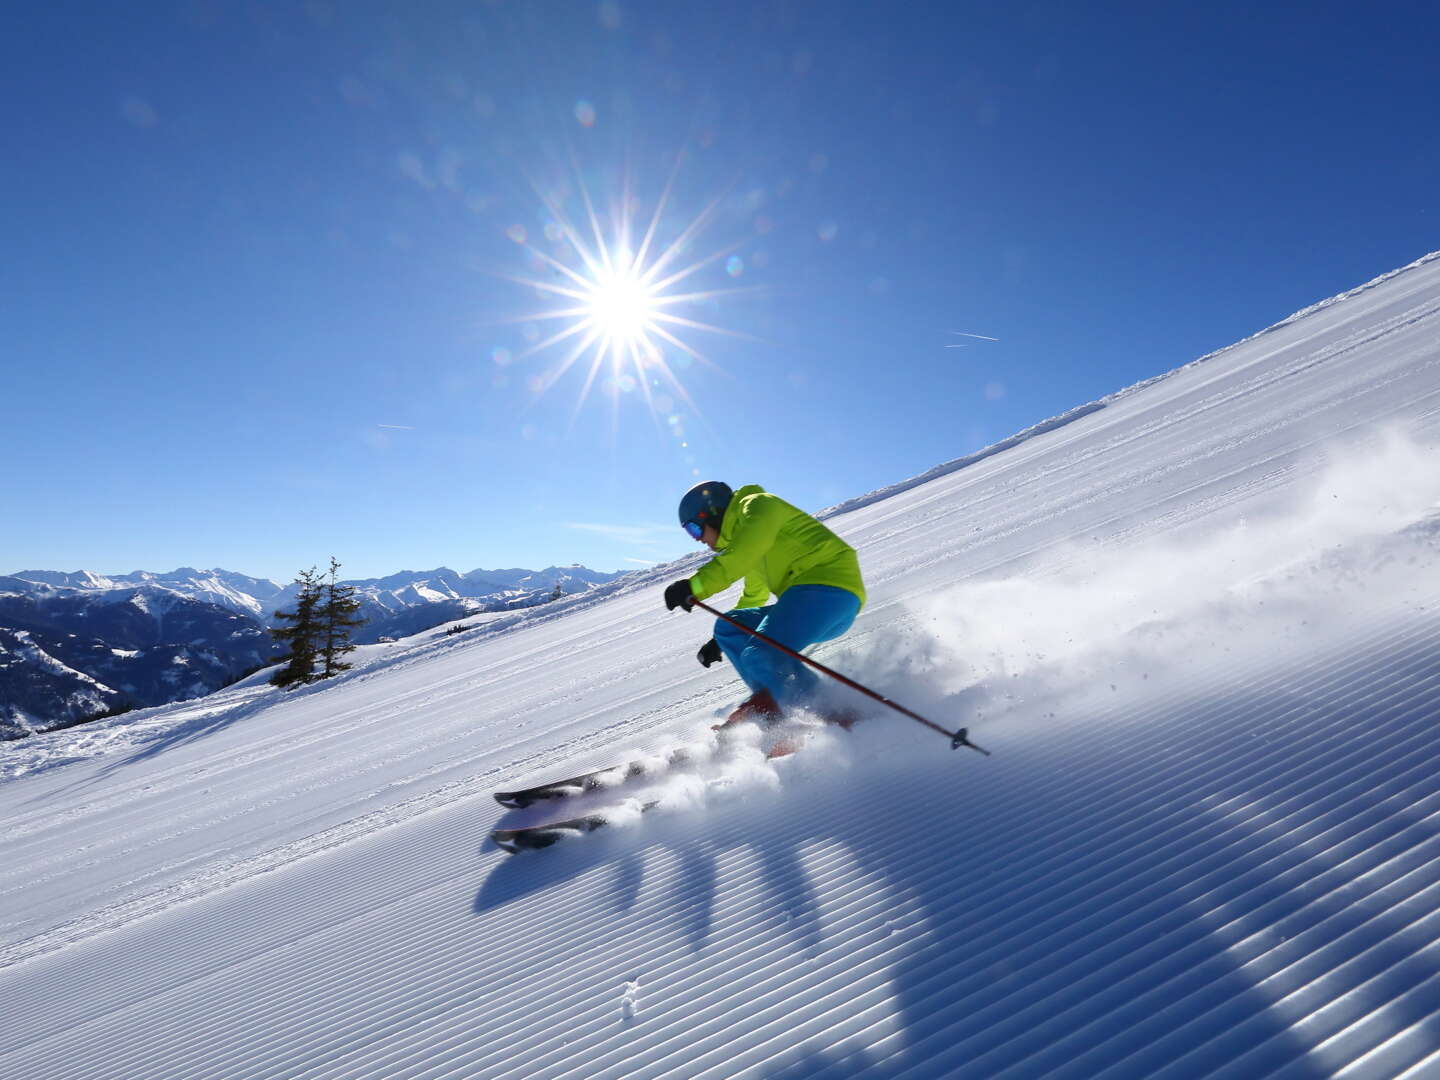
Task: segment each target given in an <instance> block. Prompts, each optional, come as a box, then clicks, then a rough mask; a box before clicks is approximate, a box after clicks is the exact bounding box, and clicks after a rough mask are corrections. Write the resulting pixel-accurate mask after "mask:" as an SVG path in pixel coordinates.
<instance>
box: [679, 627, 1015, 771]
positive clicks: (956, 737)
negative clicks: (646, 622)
mask: <svg viewBox="0 0 1440 1080" xmlns="http://www.w3.org/2000/svg"><path fill="white" fill-rule="evenodd" d="M693 603H694V605H695V606H696V607H698V608H701V609H702V610H704V611H708V612H709V613H710V614H711V615H714V616H715V617H716V618H717V619H724V620H725V621H726V622H727V623H729V624H730V625H731V626H734V627H738V628H739V629H741V630H744V631H745V633H747V634H749V635H750V636H751V637H754V638H759V639H760V640H761V641H763V642H765V644H766V645H769V646H770V647H771V648H772V649H779V650H780V651H781V652H782V653H784V654H785V655H786V656H790V657H793V658H795V659H796V660H799V661H800V662H801V663H802V664H809V665H810V666H811V667H812V668H814V669H815V670H816V671H823V672H824V673H825V674H826V675H829V676H830V677H831V678H832V679H835V680H836V681H838V682H842V683H844V684H845V685H846V686H848V687H850V689H852V690H858V691H860V693H862V694H864V695H865V696H866V697H871V698H874V699H875V700H876V701H878V702H880V703H881V704H882V705H889V706H890V708H892V709H894V710H895V711H896V712H898V713H903V714H904V715H905V716H908V717H910V719H911V720H917V721H919V722H920V723H922V724H924V725H925V726H926V727H928V728H929V729H930V730H932V731H938V732H939V733H940V734H941V735H944V736H945V737H946V738H947V739H949V740H950V748H951V749H952V750H958V749H960V747H962V746H968V747H969V748H970V749H971V750H979V751H980V753H982V754H984V755H985V756H986V757H989V756H990V751H989V750H984V749H981V748H980V747H978V746H976V745H975V744H974V743H973V742H971V741H970V740H969V739H967V738H966V737H965V732H966V730H967V729H965V728H961V729H960V730H959V731H956V732H955V733H954V734H951V733H950V732H948V731H946V730H945V729H944V728H943V727H941V726H940V725H939V724H936V723H933V722H932V721H930V720H926V719H925V717H923V716H921V715H920V714H919V713H917V712H911V711H910V710H909V709H907V708H905V706H904V705H900V704H897V703H896V702H894V701H891V700H890V699H889V698H888V697H886V696H885V695H884V694H877V693H876V692H875V691H874V690H871V689H870V688H869V687H868V686H861V685H860V684H859V683H858V682H856V681H855V680H854V679H851V678H849V677H847V676H845V675H841V674H840V673H839V672H838V671H835V670H834V669H833V668H828V667H826V666H825V665H824V664H822V663H820V661H818V660H812V659H810V657H808V656H806V655H804V654H803V653H799V652H796V651H795V650H794V649H792V648H790V647H789V646H788V645H782V644H780V642H778V641H776V640H775V639H774V638H772V637H770V636H768V635H767V634H762V633H761V632H760V631H759V630H756V629H754V628H752V627H749V626H746V625H745V624H744V623H743V622H741V621H740V620H739V619H736V618H732V617H731V616H729V615H727V614H725V612H723V611H716V610H715V609H714V608H713V607H711V606H710V605H709V604H707V603H705V601H703V600H695V601H694V602H693Z"/></svg>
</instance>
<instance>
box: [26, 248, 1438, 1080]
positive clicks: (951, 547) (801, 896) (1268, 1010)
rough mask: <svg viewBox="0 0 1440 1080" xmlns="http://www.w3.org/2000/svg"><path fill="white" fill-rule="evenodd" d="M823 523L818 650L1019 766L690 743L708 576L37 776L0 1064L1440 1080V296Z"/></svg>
mask: <svg viewBox="0 0 1440 1080" xmlns="http://www.w3.org/2000/svg"><path fill="white" fill-rule="evenodd" d="M736 479H752V478H736ZM753 479H756V480H759V481H761V482H763V481H764V479H765V478H764V477H755V478H753ZM782 494H783V493H782ZM830 521H831V524H832V525H833V527H834V528H835V529H836V530H837V531H838V532H840V534H841V535H843V536H845V537H846V538H847V539H849V540H851V541H852V542H853V543H854V544H855V545H856V547H857V549H858V550H859V552H860V556H861V560H862V564H863V566H864V568H865V573H866V577H867V583H868V585H869V589H870V595H871V600H870V603H869V605H868V606H867V608H866V609H865V611H864V612H863V613H862V614H861V616H860V619H859V621H858V622H857V624H856V627H855V629H854V630H853V631H852V632H851V633H850V634H849V635H847V636H846V637H845V638H844V639H842V640H840V641H838V642H834V643H830V644H828V645H825V646H822V647H821V648H820V649H819V650H818V651H817V655H818V657H819V659H821V660H822V661H823V662H825V663H827V664H830V665H831V666H833V667H835V668H836V669H838V670H840V671H843V672H845V673H847V674H850V675H852V676H855V677H857V678H860V679H861V680H862V681H864V682H866V683H867V684H869V685H871V686H873V687H874V688H875V689H877V690H878V691H880V692H882V693H884V694H886V695H888V696H889V697H890V698H892V699H893V700H895V701H898V702H901V703H903V704H904V705H906V706H907V707H909V708H912V709H914V710H917V711H918V712H920V713H921V714H923V715H925V716H928V717H931V718H933V719H934V720H936V721H937V722H940V723H943V724H944V725H945V726H946V727H951V726H956V725H964V726H967V727H968V728H969V729H970V734H971V736H972V738H973V739H974V740H975V741H976V742H978V743H980V744H981V745H983V746H985V747H986V748H988V749H989V750H991V751H992V752H993V754H994V756H993V757H989V758H983V757H981V756H980V755H978V754H974V753H971V752H969V751H952V750H950V749H949V748H948V745H947V743H946V740H944V739H942V738H941V737H940V736H938V735H936V734H935V733H933V732H931V731H928V730H927V729H925V728H923V727H921V726H920V725H918V724H915V723H913V722H912V721H910V720H908V719H906V718H905V717H903V716H900V715H898V714H896V713H893V712H891V711H889V710H887V709H885V708H884V707H883V706H880V705H878V704H875V703H873V702H867V701H865V700H859V701H857V702H856V704H858V705H859V706H860V707H862V708H863V710H864V714H865V719H864V721H863V722H862V723H861V724H859V725H858V726H857V727H856V729H855V730H854V731H853V732H852V733H850V734H848V735H847V734H842V733H839V732H832V731H826V730H823V729H818V728H816V729H813V730H812V729H808V728H806V727H805V723H806V718H805V717H804V716H801V717H798V718H796V719H795V721H794V723H795V725H796V727H797V729H799V730H802V731H804V730H809V731H810V741H809V744H808V745H807V747H806V748H805V750H804V751H803V752H801V753H799V754H796V755H795V756H793V757H790V758H786V759H781V760H779V761H770V762H767V761H765V760H764V759H763V758H762V757H761V756H760V755H759V753H758V752H757V751H756V750H755V748H754V746H753V744H752V742H751V739H750V737H749V736H748V735H747V733H745V732H740V733H739V735H740V737H739V738H737V739H735V740H732V741H730V742H728V743H727V744H726V745H724V746H720V745H717V744H715V742H714V741H713V739H712V738H711V737H710V731H709V728H710V725H711V724H712V723H713V722H714V720H715V714H716V712H717V711H723V710H724V709H725V707H726V706H727V705H730V704H733V703H734V702H735V701H736V700H737V699H738V698H739V697H740V696H741V695H742V693H743V690H742V688H741V686H740V685H739V683H738V682H737V680H736V679H735V676H734V673H733V671H731V670H730V669H729V668H728V667H727V668H712V669H708V670H707V669H703V668H701V667H699V666H698V665H697V664H696V663H695V661H694V651H695V648H696V647H697V645H698V644H699V642H701V641H703V640H704V638H705V637H707V636H708V635H709V630H710V627H709V623H708V620H707V619H706V618H704V617H696V616H695V615H685V614H683V613H679V612H666V611H665V610H664V609H663V605H662V603H661V599H660V592H661V589H662V588H663V585H664V584H665V583H666V582H667V581H669V580H670V579H671V578H672V577H675V576H679V575H681V574H683V573H685V572H686V571H687V570H688V569H689V568H690V567H693V566H694V564H695V563H694V560H693V559H692V560H690V561H689V562H687V563H684V564H674V565H671V566H666V567H659V568H655V569H654V570H648V571H643V572H639V573H636V574H632V575H628V576H626V577H625V578H622V579H619V580H617V581H614V582H609V583H606V584H604V585H601V586H598V587H597V588H595V589H594V590H591V591H590V592H588V593H586V594H585V595H582V596H575V597H569V598H566V599H565V600H562V601H560V602H557V603H555V604H548V605H544V606H541V607H536V608H531V609H527V610H522V611H516V612H508V613H494V614H492V615H487V616H485V617H483V619H481V620H477V625H476V626H475V627H474V629H472V630H471V631H470V632H469V633H466V634H457V635H447V634H445V633H444V632H443V631H436V632H434V633H432V634H429V635H424V636H422V637H419V638H416V639H414V640H412V641H409V642H407V643H404V644H401V645H397V646H391V647H384V646H372V647H369V648H368V649H367V650H366V651H365V654H364V655H363V656H361V657H360V658H359V659H360V660H361V664H360V665H359V666H357V668H356V670H354V671H352V672H350V673H348V674H346V675H345V676H343V677H341V678H340V679H338V680H335V681H333V682H331V683H329V684H320V685H317V686H314V687H308V688H305V689H303V690H301V691H297V692H295V693H293V694H281V693H280V692H278V691H275V690H273V689H271V688H268V687H266V686H264V685H263V684H262V683H258V682H252V683H244V684H240V685H237V686H235V687H231V688H229V689H227V690H225V691H222V692H221V693H219V694H216V695H213V696H211V697H209V698H206V699H203V700H202V701H199V702H192V703H187V704H182V705H174V706H169V707H166V708H161V709H153V710H147V711H143V712H139V713H132V714H129V715H127V716H123V717H117V718H113V719H110V720H106V721H102V722H99V723H97V724H93V725H87V726H86V727H84V728H78V729H75V730H73V731H69V732H57V733H53V734H49V735H43V736H37V737H35V738H31V739H26V740H23V741H20V742H16V743H11V744H8V745H6V746H4V747H0V777H3V778H4V779H3V781H0V837H3V838H4V839H3V841H0V843H3V845H4V850H3V854H4V857H3V858H0V939H3V944H0V987H3V991H4V998H5V1002H6V1038H5V1039H4V1041H3V1043H0V1074H3V1075H5V1076H17V1077H20V1076H23V1077H26V1078H27V1080H59V1078H62V1077H64V1078H79V1077H84V1078H85V1080H109V1078H126V1080H129V1078H132V1077H136V1076H145V1077H164V1078H166V1080H178V1078H185V1077H206V1078H225V1077H245V1078H249V1080H260V1078H289V1077H300V1076H303V1077H307V1078H311V1080H324V1078H337V1080H338V1078H345V1080H359V1078H372V1077H373V1078H387V1080H394V1078H401V1077H404V1078H411V1080H418V1078H440V1077H485V1078H487V1080H491V1078H501V1077H514V1078H525V1080H535V1078H573V1080H601V1078H625V1080H633V1078H658V1077H671V1078H684V1080H696V1078H715V1077H746V1078H752V1077H753V1078H762V1077H763V1078H768V1080H782V1078H783V1080H802V1078H804V1080H811V1078H820V1077H826V1078H838V1077H847V1078H850V1077H884V1078H891V1077H924V1078H952V1077H971V1076H974V1077H1001V1076H1004V1077H1060V1078H1071V1077H1073V1078H1086V1080H1089V1078H1096V1077H1125V1078H1131V1077H1137V1078H1138V1077H1146V1078H1149V1077H1187V1078H1188V1077H1198V1076H1215V1077H1231V1078H1236V1080H1251V1078H1256V1077H1288V1078H1297V1080H1298V1078H1315V1077H1354V1078H1374V1077H1407V1078H1411V1080H1421V1078H1424V1077H1429V1076H1435V1075H1437V1072H1440V830H1437V828H1436V824H1437V820H1440V818H1437V814H1440V737H1437V731H1436V720H1437V717H1440V619H1437V614H1436V613H1437V612H1440V258H1436V257H1431V258H1428V259H1425V260H1422V261H1421V262H1419V263H1417V264H1415V265H1413V266H1410V267H1407V268H1405V269H1404V270H1402V271H1398V272H1396V273H1395V274H1392V275H1387V276H1386V277H1385V278H1382V279H1379V280H1377V281H1375V282H1372V283H1370V284H1369V285H1367V286H1365V287H1363V288H1360V289H1357V290H1355V291H1354V292H1352V293H1350V294H1347V295H1345V296H1343V297H1337V298H1335V299H1334V300H1331V301H1327V302H1325V303H1323V304H1321V305H1317V306H1316V307H1315V308H1313V309H1310V310H1308V311H1306V312H1303V313H1300V314H1299V315H1297V316H1295V317H1293V318H1291V319H1287V320H1285V321H1284V322H1282V323H1279V324H1277V325H1276V326H1274V327H1271V328H1269V329H1268V330H1267V331H1265V332H1263V333H1262V334H1260V335H1257V336H1256V337H1254V338H1252V339H1249V340H1247V341H1244V342H1241V343H1239V344H1237V345H1235V346H1233V347H1231V348H1229V349H1225V350H1222V351H1221V352H1218V353H1216V354H1214V355H1212V356H1209V357H1206V358H1204V359H1203V360H1202V361H1199V362H1196V363H1194V364H1191V365H1188V366H1186V367H1184V368H1181V369H1178V370H1176V371H1174V372H1172V373H1170V374H1168V375H1167V376H1165V377H1163V378H1160V379H1157V380H1152V381H1151V382H1149V383H1146V384H1142V385H1141V386H1138V387H1134V388H1131V389H1129V390H1127V391H1123V392H1121V393H1118V394H1116V395H1114V396H1112V397H1110V398H1107V399H1105V400H1104V401H1103V402H1097V403H1093V407H1092V406H1086V407H1084V408H1082V409H1079V410H1076V411H1075V412H1073V413H1071V414H1070V415H1069V416H1068V418H1060V419H1059V420H1057V422H1054V423H1049V424H1044V425H1039V426H1038V427H1037V428H1036V429H1033V430H1032V431H1031V432H1030V433H1028V434H1027V435H1026V436H1025V437H1023V438H1017V439H1016V440H1014V441H1011V442H1010V444H1009V445H1008V446H1006V447H1005V448H1004V449H1002V450H1000V451H998V452H995V453H990V454H982V455H975V456H972V457H971V458H968V459H958V460H957V461H955V462H951V463H946V464H943V465H939V466H937V467H936V468H935V469H934V470H931V472H930V473H929V474H928V476H927V478H925V479H923V480H917V481H914V482H910V481H907V482H901V483H897V484H896V485H895V486H894V487H893V488H892V489H889V490H887V491H882V492H874V493H870V494H868V495H865V494H862V493H857V495H856V498H855V499H853V500H851V501H850V502H848V503H846V504H842V505H841V506H840V507H837V508H836V509H835V510H834V511H833V512H832V514H831V516H830ZM678 744H685V745H689V746H691V747H692V756H691V763H690V765H689V766H687V767H682V768H679V769H675V770H672V771H669V772H659V771H657V772H655V773H652V774H651V775H650V777H649V778H648V779H643V780H641V781H638V782H632V783H631V784H630V785H629V786H627V787H624V788H616V789H613V790H608V791H603V792H600V793H598V794H595V795H592V796H588V797H586V800H585V801H584V802H583V803H579V804H576V806H572V807H570V808H567V809H566V810H565V811H564V812H574V810H575V809H576V808H578V807H581V806H583V807H585V808H587V809H593V810H596V811H599V812H604V813H606V814H607V815H608V816H609V817H610V819H611V822H612V824H611V826H610V827H609V828H608V829H606V830H602V831H600V832H597V833H595V834H593V835H591V836H587V837H583V838H577V839H573V840H569V841H565V842H562V843H560V844H559V845H557V846H556V847H554V848H551V849H549V850H547V851H544V852H537V853H533V854H523V855H516V856H508V855H505V854H504V853H502V852H500V851H498V850H496V849H495V847H494V845H493V844H492V843H490V842H489V841H488V840H487V836H488V834H489V832H490V830H491V829H493V828H495V827H496V826H497V825H499V824H501V823H504V824H514V823H520V822H523V821H527V820H534V819H535V818H537V817H541V816H544V815H547V814H550V813H555V812H557V811H556V810H554V809H552V810H550V811H546V810H543V809H532V810H529V811H525V812H523V813H515V812H505V811H502V809H501V808H500V807H498V806H497V805H496V804H495V803H494V802H493V801H491V799H490V798H489V793H490V792H491V791H493V790H495V789H499V788H509V787H514V786H517V785H519V784H521V783H523V782H525V781H527V780H539V779H545V778H553V777H558V776H566V775H573V774H575V773H577V772H580V771H582V770H584V769H586V768H588V767H593V766H597V765H603V764H607V763H611V762H615V761H622V760H625V759H627V758H629V757H631V756H633V755H636V754H642V753H643V754H648V755H651V760H658V759H659V758H660V757H661V756H662V752H663V751H665V750H666V749H667V748H669V747H672V746H675V745H678ZM650 804H653V808H652V809H651V810H650V811H649V812H642V807H644V806H647V805H650Z"/></svg>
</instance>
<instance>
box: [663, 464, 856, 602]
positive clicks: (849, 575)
mask: <svg viewBox="0 0 1440 1080" xmlns="http://www.w3.org/2000/svg"><path fill="white" fill-rule="evenodd" d="M741 578H744V579H745V591H744V592H743V593H742V594H741V596H740V602H739V603H738V604H737V605H736V606H737V607H742V608H746V607H760V606H762V605H763V604H765V603H766V602H767V601H768V600H769V599H770V594H771V593H774V594H775V595H776V596H777V597H778V596H781V595H782V594H783V593H784V592H785V590H786V589H788V588H790V587H791V586H792V585H834V586H836V587H837V588H841V589H846V590H848V591H850V592H852V593H854V594H855V595H856V596H858V597H859V598H860V605H861V607H864V605H865V583H864V582H863V581H862V580H861V578H860V560H859V559H858V558H857V557H856V555H855V549H854V548H852V547H851V546H850V545H849V544H847V543H845V541H844V540H841V539H840V538H839V537H838V536H836V535H835V534H834V533H833V532H831V531H830V530H829V529H827V528H826V527H825V526H824V525H822V524H820V522H818V521H816V520H815V519H814V518H813V517H811V516H810V515H809V514H807V513H805V511H803V510H800V509H797V508H796V507H794V506H791V505H790V504H789V503H787V502H786V501H785V500H784V499H782V498H780V497H779V496H778V495H772V494H770V493H769V492H768V491H766V490H765V489H764V488H762V487H760V486H759V485H758V484H749V485H747V486H745V487H742V488H741V489H740V490H739V491H737V492H735V494H734V496H733V497H732V498H731V500H730V505H729V506H728V507H727V508H726V510H725V518H724V520H723V521H721V523H720V540H719V554H717V555H716V556H715V557H714V558H713V559H711V560H710V561H709V562H707V563H706V564H705V565H704V566H702V567H700V569H699V570H697V571H696V572H695V574H694V576H693V577H691V578H690V589H691V591H692V592H693V593H694V594H695V599H697V600H704V599H705V598H706V597H709V596H714V595H715V594H716V593H718V592H723V591H724V590H726V589H728V588H729V587H730V586H731V585H733V584H734V583H735V582H737V581H739V580H740V579H741Z"/></svg>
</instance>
